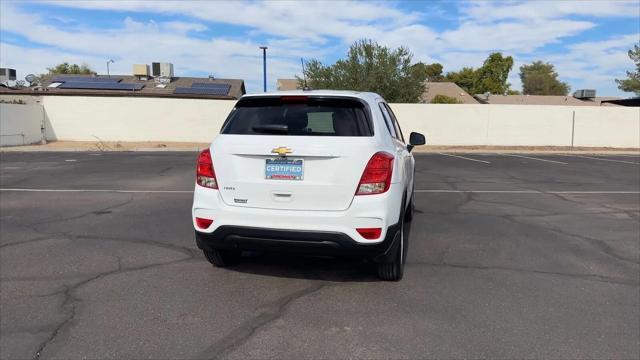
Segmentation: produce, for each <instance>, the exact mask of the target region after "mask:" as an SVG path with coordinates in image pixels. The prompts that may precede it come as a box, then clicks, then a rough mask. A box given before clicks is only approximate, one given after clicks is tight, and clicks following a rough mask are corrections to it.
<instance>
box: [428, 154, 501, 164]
mask: <svg viewBox="0 0 640 360" xmlns="http://www.w3.org/2000/svg"><path fill="white" fill-rule="evenodd" d="M438 154H439V155H444V156H451V157H454V158H458V159H465V160H470V161H477V162H481V163H485V164H491V162H490V161H485V160H478V159H472V158H468V157H464V156H460V155H453V154H445V153H438Z"/></svg>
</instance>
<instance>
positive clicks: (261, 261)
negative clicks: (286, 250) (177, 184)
mask: <svg viewBox="0 0 640 360" xmlns="http://www.w3.org/2000/svg"><path fill="white" fill-rule="evenodd" d="M404 225H405V227H404V231H405V238H406V239H407V243H406V244H405V246H406V247H407V248H408V249H409V251H410V241H409V239H410V236H411V223H410V222H405V224H404ZM226 270H228V271H237V272H241V273H246V274H255V275H262V276H274V277H283V278H292V279H306V280H323V281H334V282H379V281H382V280H380V278H378V276H377V273H376V271H377V265H376V264H375V263H373V262H371V261H366V260H361V259H357V258H340V257H328V256H300V255H296V254H277V253H259V252H248V251H245V252H244V253H243V254H242V258H241V260H240V263H239V264H237V265H235V266H232V267H229V268H227V269H226ZM405 271H406V268H405Z"/></svg>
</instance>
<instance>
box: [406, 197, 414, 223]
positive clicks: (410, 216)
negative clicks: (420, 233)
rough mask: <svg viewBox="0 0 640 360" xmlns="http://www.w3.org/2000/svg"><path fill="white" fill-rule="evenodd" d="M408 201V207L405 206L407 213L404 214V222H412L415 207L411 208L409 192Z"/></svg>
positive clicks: (411, 202) (411, 200)
mask: <svg viewBox="0 0 640 360" xmlns="http://www.w3.org/2000/svg"><path fill="white" fill-rule="evenodd" d="M409 199H410V200H409V206H407V212H406V213H405V214H404V220H405V221H412V220H413V212H414V210H415V207H414V206H413V191H412V192H411V197H410V198H409Z"/></svg>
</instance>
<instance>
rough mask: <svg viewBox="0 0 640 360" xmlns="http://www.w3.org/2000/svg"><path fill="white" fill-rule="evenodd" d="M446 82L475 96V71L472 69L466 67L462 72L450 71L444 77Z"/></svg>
mask: <svg viewBox="0 0 640 360" xmlns="http://www.w3.org/2000/svg"><path fill="white" fill-rule="evenodd" d="M444 79H445V81H450V82H454V83H456V85H458V86H460V87H461V88H462V89H463V90H464V91H466V92H468V93H470V94H473V84H474V81H475V70H474V69H473V68H471V67H464V68H462V70H460V71H450V72H448V73H447V75H446V76H445V77H444Z"/></svg>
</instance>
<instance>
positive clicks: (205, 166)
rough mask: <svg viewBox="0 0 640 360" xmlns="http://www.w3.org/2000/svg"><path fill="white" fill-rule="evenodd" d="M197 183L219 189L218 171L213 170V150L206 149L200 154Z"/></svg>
mask: <svg viewBox="0 0 640 360" xmlns="http://www.w3.org/2000/svg"><path fill="white" fill-rule="evenodd" d="M196 184H198V185H200V186H204V187H207V188H210V189H217V188H218V182H217V181H216V172H215V171H214V170H213V161H212V160H211V151H209V149H204V150H202V152H201V153H200V156H198V167H197V169H196Z"/></svg>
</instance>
